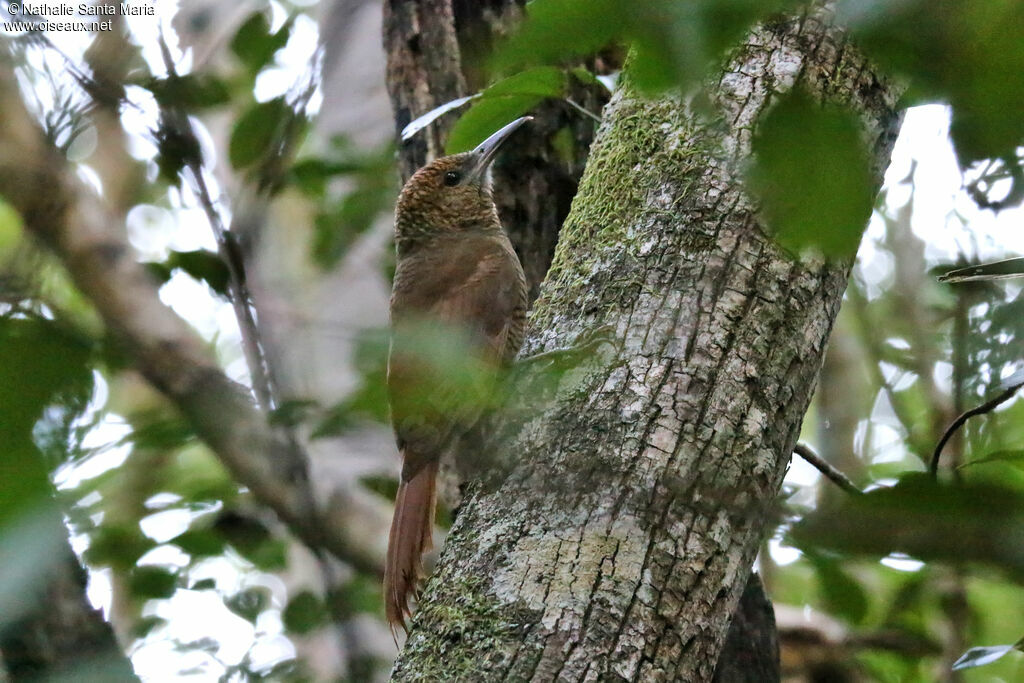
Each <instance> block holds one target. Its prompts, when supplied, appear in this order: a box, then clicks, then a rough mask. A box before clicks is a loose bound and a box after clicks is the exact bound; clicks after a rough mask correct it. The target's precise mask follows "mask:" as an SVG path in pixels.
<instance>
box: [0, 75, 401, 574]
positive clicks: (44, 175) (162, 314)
mask: <svg viewBox="0 0 1024 683" xmlns="http://www.w3.org/2000/svg"><path fill="white" fill-rule="evenodd" d="M0 120H2V121H3V122H4V125H3V127H2V128H0V195H2V197H3V198H4V200H5V201H7V202H9V203H10V204H11V206H13V207H14V208H15V209H16V210H17V211H18V213H19V214H20V215H21V217H22V220H23V221H24V227H25V229H26V230H27V231H28V232H30V233H31V234H33V235H34V236H35V237H36V238H37V239H38V240H39V241H40V242H42V243H43V244H45V245H46V246H47V247H48V248H49V249H51V250H52V251H53V252H54V253H55V254H56V255H57V256H58V257H59V258H60V259H61V261H62V262H63V263H64V265H65V267H66V268H67V270H68V272H69V274H70V275H71V278H72V279H73V281H74V283H75V285H76V286H77V287H78V288H79V289H80V290H81V291H82V292H83V293H84V294H85V295H86V296H87V297H88V298H89V299H90V300H91V301H92V302H93V305H94V306H95V307H96V310H97V312H98V313H99V315H100V316H101V317H102V319H103V321H104V323H105V325H106V327H107V329H108V331H109V333H110V334H111V336H112V338H113V339H114V340H115V341H116V342H117V343H118V344H120V345H121V346H122V347H123V348H124V349H125V350H126V351H127V353H128V355H129V357H130V358H131V359H132V362H133V363H134V365H135V367H136V369H137V370H138V371H139V372H140V373H141V374H142V375H143V376H144V377H145V378H146V379H147V380H148V381H149V383H150V384H152V385H153V386H154V387H155V388H156V389H157V390H158V391H160V392H161V393H162V394H163V395H164V396H166V397H167V398H168V399H169V400H170V401H171V402H172V403H173V404H174V405H175V406H176V407H177V408H178V409H179V410H180V411H181V412H182V413H183V415H184V416H185V417H186V418H187V419H188V420H189V422H190V423H191V425H192V427H193V428H194V429H195V431H196V434H197V435H198V436H199V437H200V438H201V439H202V440H203V441H204V442H205V443H206V444H207V445H208V446H209V447H210V448H211V450H212V451H213V452H214V453H215V454H216V455H217V457H218V458H219V459H220V460H221V462H222V463H223V464H224V465H225V466H226V467H227V468H228V470H230V471H231V473H232V474H233V476H234V477H235V478H236V479H237V480H238V481H239V482H240V483H241V484H243V485H245V486H246V487H248V488H249V489H250V490H251V491H252V493H253V495H254V496H255V497H256V498H257V499H259V500H260V501H261V502H263V503H264V504H265V505H267V506H268V507H270V508H272V509H273V510H274V511H275V512H276V513H277V515H278V516H279V517H280V518H281V519H282V521H284V522H285V523H286V524H287V525H288V526H289V527H290V528H291V530H292V532H293V533H295V535H296V536H297V537H298V538H300V539H301V540H302V541H303V542H305V543H306V544H307V545H309V546H310V547H311V548H322V549H324V550H327V551H329V552H331V553H332V554H334V555H335V556H337V557H339V558H340V559H342V560H344V561H345V562H348V563H350V564H351V565H353V566H354V567H355V568H357V569H359V570H360V571H364V572H368V573H372V574H376V573H379V572H380V567H381V565H382V562H381V553H380V549H379V548H377V547H375V546H372V545H365V544H361V543H356V542H355V541H354V540H353V538H352V537H351V536H350V535H349V531H350V530H349V529H348V528H343V527H341V526H339V525H337V524H334V525H332V524H330V523H329V521H328V520H325V519H323V518H322V517H321V515H320V514H319V513H318V511H317V510H316V509H313V506H312V501H311V500H310V499H309V498H308V497H307V496H306V495H304V493H303V490H302V487H301V486H299V485H297V482H296V476H297V475H300V474H301V473H297V472H295V468H294V463H295V462H296V461H298V460H299V457H298V456H297V455H296V454H295V453H294V451H293V449H294V444H291V443H289V442H288V440H287V439H285V438H283V437H282V435H280V434H278V433H276V432H275V430H273V429H271V428H270V427H269V426H268V424H267V421H266V419H265V418H264V416H263V415H262V414H261V413H260V412H259V411H257V410H255V409H254V406H253V404H252V402H251V400H250V398H249V396H248V392H247V391H246V390H245V389H244V388H243V387H241V386H239V385H238V384H236V383H235V382H232V381H231V380H230V379H229V378H228V377H227V376H226V375H224V373H223V372H222V371H221V370H220V369H219V368H218V367H217V365H216V364H215V363H214V362H213V361H212V360H211V359H210V358H209V356H208V354H207V352H206V350H205V348H204V346H203V343H202V341H201V340H200V339H199V338H198V337H197V336H196V335H195V333H194V332H193V331H192V330H191V329H190V328H189V327H188V325H187V324H186V323H185V322H184V321H183V320H181V318H179V317H178V316H176V315H175V314H174V313H173V312H171V311H170V310H169V309H168V308H167V307H165V306H163V305H162V304H161V303H160V300H159V297H158V295H157V287H156V285H155V283H154V282H153V281H152V280H151V279H150V278H149V276H148V275H147V274H146V272H145V271H144V269H143V268H142V267H141V266H140V265H139V264H138V263H137V262H136V261H135V259H134V258H132V256H131V248H130V246H129V245H128V243H127V241H126V239H125V237H124V234H125V230H124V226H123V223H122V222H121V221H120V220H119V219H117V218H116V217H114V216H113V215H112V214H111V212H110V211H109V210H108V209H107V207H106V206H105V205H104V204H103V203H102V201H101V200H100V199H99V197H97V196H96V195H95V194H94V193H93V192H92V191H91V190H89V189H87V188H86V187H85V186H84V185H83V183H82V182H81V181H80V180H79V179H78V178H77V177H76V175H75V173H74V172H73V170H72V169H71V168H70V167H69V165H68V163H67V161H66V160H65V159H64V158H63V157H62V156H61V155H60V154H58V153H57V151H56V150H55V149H54V148H53V147H52V146H51V145H50V144H49V143H48V142H47V141H46V139H45V136H44V135H43V132H42V130H41V129H40V128H39V126H38V124H37V123H36V121H35V120H34V119H33V117H32V116H31V115H30V114H29V112H28V111H27V109H26V108H25V105H24V103H23V101H22V98H21V93H20V92H19V90H18V86H17V81H16V79H15V75H14V70H13V67H12V65H11V63H10V61H9V60H6V59H5V60H4V61H3V62H2V63H0ZM352 531H354V532H355V533H358V529H355V530H352Z"/></svg>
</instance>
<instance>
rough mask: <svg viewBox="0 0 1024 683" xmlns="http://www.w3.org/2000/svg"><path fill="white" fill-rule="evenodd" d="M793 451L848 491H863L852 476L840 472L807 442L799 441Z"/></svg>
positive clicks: (855, 492)
mask: <svg viewBox="0 0 1024 683" xmlns="http://www.w3.org/2000/svg"><path fill="white" fill-rule="evenodd" d="M793 452H794V453H796V454H797V455H799V456H800V457H801V458H803V459H804V460H806V461H807V462H809V463H810V464H811V465H812V466H814V468H815V469H817V470H818V471H819V472H821V473H822V474H824V475H825V476H826V477H827V478H828V479H829V480H831V481H832V483H834V484H835V485H837V486H838V487H839V488H841V489H843V490H844V491H846V492H847V493H853V494H859V493H863V491H861V490H860V489H859V488H857V486H856V484H854V483H853V482H852V481H850V478H849V477H847V476H846V475H845V474H843V473H842V472H840V471H839V470H838V469H836V468H835V467H833V466H832V464H831V463H829V462H827V461H826V460H825V459H824V458H822V457H821V456H820V455H818V454H817V453H815V452H814V450H813V449H812V448H811V447H810V446H808V445H807V444H805V443H798V444H797V445H796V446H793Z"/></svg>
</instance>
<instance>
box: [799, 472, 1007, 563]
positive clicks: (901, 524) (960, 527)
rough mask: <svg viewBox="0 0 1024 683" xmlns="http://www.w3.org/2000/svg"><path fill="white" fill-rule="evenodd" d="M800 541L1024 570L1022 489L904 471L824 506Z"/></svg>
mask: <svg viewBox="0 0 1024 683" xmlns="http://www.w3.org/2000/svg"><path fill="white" fill-rule="evenodd" d="M791 537H792V540H793V541H794V542H795V544H796V545H797V546H798V547H801V548H808V549H810V550H812V551H813V550H815V549H829V550H836V551H839V552H843V553H849V554H855V555H864V556H868V557H874V558H878V557H884V556H886V555H889V554H892V553H906V554H908V555H911V556H913V557H916V558H918V559H921V560H924V561H926V562H927V561H945V562H956V563H963V562H980V563H984V564H987V565H990V566H994V567H998V568H1002V569H1004V570H1007V571H1009V572H1010V573H1011V574H1013V575H1014V576H1024V494H1022V493H1021V492H1020V491H1017V490H1014V489H1011V488H1007V487H1004V486H996V485H992V484H982V483H979V484H973V483H964V484H960V485H951V484H941V483H936V482H935V481H933V480H932V479H931V477H929V476H928V475H925V474H922V473H914V474H911V475H906V476H905V477H904V478H903V479H902V480H901V481H900V482H899V483H898V484H896V485H895V486H892V487H888V488H881V489H876V490H873V491H869V492H867V493H865V494H864V495H862V496H856V497H851V498H847V499H845V500H844V501H843V502H842V503H841V504H840V505H838V506H836V507H834V508H831V509H819V510H816V511H814V512H812V513H811V514H809V515H807V516H806V517H805V518H804V519H803V520H801V521H800V522H798V523H797V524H796V525H795V526H794V527H793V529H792V531H791Z"/></svg>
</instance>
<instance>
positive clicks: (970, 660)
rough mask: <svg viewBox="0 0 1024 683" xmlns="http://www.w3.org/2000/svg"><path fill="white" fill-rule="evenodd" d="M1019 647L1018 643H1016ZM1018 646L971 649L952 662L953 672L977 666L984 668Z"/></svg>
mask: <svg viewBox="0 0 1024 683" xmlns="http://www.w3.org/2000/svg"><path fill="white" fill-rule="evenodd" d="M1018 645H1019V643H1018ZM1018 645H992V646H989V647H972V648H971V649H970V650H968V651H967V652H965V653H963V654H962V655H960V658H959V659H957V660H956V661H955V662H953V671H960V670H962V669H973V668H974V667H978V666H985V665H986V664H991V663H992V662H994V661H996V660H998V659H1002V658H1003V657H1004V656H1006V655H1007V654H1009V653H1011V652H1013V651H1014V650H1016V649H1017V647H1018Z"/></svg>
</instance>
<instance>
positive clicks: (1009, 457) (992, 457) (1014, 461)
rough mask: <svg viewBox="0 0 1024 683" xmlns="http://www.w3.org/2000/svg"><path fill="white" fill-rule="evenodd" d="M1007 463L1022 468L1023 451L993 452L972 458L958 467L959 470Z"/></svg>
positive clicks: (1023, 463)
mask: <svg viewBox="0 0 1024 683" xmlns="http://www.w3.org/2000/svg"><path fill="white" fill-rule="evenodd" d="M997 462H998V463H1009V464H1011V465H1014V466H1015V467H1024V449H1015V450H1004V451H995V452H994V453H989V454H988V455H984V456H982V457H980V458H972V459H971V460H970V461H969V462H965V463H964V464H962V465H960V469H963V468H966V467H974V466H976V465H987V464H991V463H997Z"/></svg>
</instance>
